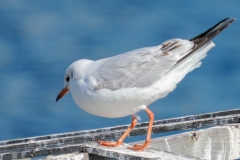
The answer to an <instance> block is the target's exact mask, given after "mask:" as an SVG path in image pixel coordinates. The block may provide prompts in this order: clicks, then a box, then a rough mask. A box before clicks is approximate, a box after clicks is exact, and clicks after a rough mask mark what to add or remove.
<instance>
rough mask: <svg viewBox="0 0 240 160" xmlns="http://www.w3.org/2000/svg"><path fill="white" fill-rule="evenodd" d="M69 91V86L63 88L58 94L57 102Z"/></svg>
mask: <svg viewBox="0 0 240 160" xmlns="http://www.w3.org/2000/svg"><path fill="white" fill-rule="evenodd" d="M68 91H69V90H68V88H67V87H66V88H63V90H62V91H61V92H60V93H59V94H58V96H57V98H56V102H57V101H58V100H59V99H60V98H62V97H63V96H64V95H65V94H66V93H67V92H68Z"/></svg>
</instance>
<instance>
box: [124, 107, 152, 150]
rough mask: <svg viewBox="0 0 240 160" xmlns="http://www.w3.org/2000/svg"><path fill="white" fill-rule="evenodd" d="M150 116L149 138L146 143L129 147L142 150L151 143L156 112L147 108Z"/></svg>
mask: <svg viewBox="0 0 240 160" xmlns="http://www.w3.org/2000/svg"><path fill="white" fill-rule="evenodd" d="M145 110H146V112H147V114H148V116H149V125H148V131H147V138H146V141H145V143H144V144H142V145H139V144H136V145H134V146H133V147H129V149H132V150H134V151H142V150H144V149H145V148H147V146H148V145H149V144H150V143H151V134H152V126H153V119H154V114H153V112H152V111H150V110H149V109H148V108H146V109H145Z"/></svg>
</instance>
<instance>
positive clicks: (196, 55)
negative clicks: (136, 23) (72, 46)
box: [56, 18, 236, 151]
mask: <svg viewBox="0 0 240 160" xmlns="http://www.w3.org/2000/svg"><path fill="white" fill-rule="evenodd" d="M235 20H236V19H235V18H234V19H231V20H230V19H229V18H226V19H224V20H222V21H220V22H219V23H217V24H216V25H214V26H213V27H212V28H210V29H208V30H207V31H205V32H204V33H202V34H200V35H198V36H196V37H194V38H192V39H190V40H183V39H171V40H168V41H166V42H164V43H162V44H161V45H158V46H154V47H145V48H140V49H137V50H133V51H130V52H127V53H123V54H119V55H116V56H113V57H110V58H105V59H100V60H97V61H92V60H87V59H81V60H78V61H75V62H73V63H72V64H71V65H70V66H69V67H68V68H67V70H66V72H65V74H64V89H63V90H62V91H61V92H60V93H59V95H58V96H57V99H56V101H58V100H59V99H60V98H61V97H62V96H64V94H66V93H68V92H71V94H72V97H73V99H74V101H75V102H76V104H77V105H78V106H79V107H81V108H82V109H83V110H85V111H86V112H88V113H91V114H93V115H96V116H101V117H108V118H116V117H124V116H128V115H132V124H131V126H130V127H129V128H128V129H127V131H126V132H125V133H124V134H123V135H122V137H121V138H120V139H119V140H118V141H117V142H105V141H98V142H99V144H101V145H104V146H112V147H116V146H119V145H121V144H122V143H123V140H124V139H125V138H126V136H127V135H128V134H129V132H130V131H131V130H132V128H133V127H134V126H135V125H136V123H137V119H136V117H135V116H134V115H135V114H136V113H137V112H139V111H140V110H145V111H146V112H147V114H148V115H149V127H148V132H147V138H146V141H145V143H144V144H142V145H135V146H134V147H131V148H130V149H132V150H135V151H141V150H144V149H145V148H146V147H147V146H148V145H149V143H150V142H151V133H152V124H153V119H154V114H153V112H151V111H150V110H149V109H148V108H147V106H149V105H150V104H151V103H153V102H154V101H156V100H158V99H160V98H163V97H165V96H167V95H168V93H169V92H171V91H173V90H174V89H175V87H176V85H177V84H178V83H179V82H180V81H181V80H182V79H183V78H184V76H185V75H186V74H187V73H189V72H190V71H192V70H194V69H195V68H197V67H200V65H201V60H202V59H203V58H204V57H205V56H206V54H207V52H208V51H209V50H210V49H211V48H212V47H214V46H215V45H214V43H213V42H212V41H211V40H212V39H213V38H214V37H215V36H216V35H218V34H219V33H220V32H221V31H223V30H224V29H225V28H227V27H228V26H229V25H230V24H231V23H233V22H234V21H235Z"/></svg>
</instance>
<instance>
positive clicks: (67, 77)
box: [56, 59, 92, 102]
mask: <svg viewBox="0 0 240 160" xmlns="http://www.w3.org/2000/svg"><path fill="white" fill-rule="evenodd" d="M91 62H92V61H91V60H87V59H81V60H78V61H75V62H73V63H72V64H71V65H70V66H69V67H68V68H67V69H66V71H65V74H64V78H63V81H64V86H63V89H62V91H61V92H60V93H59V94H58V96H57V98H56V102H57V101H58V100H59V99H61V98H62V97H63V96H64V95H65V94H66V93H68V92H71V87H70V85H69V83H70V82H71V81H72V80H74V79H75V80H77V79H81V78H84V77H85V75H86V71H87V70H88V69H87V66H88V64H90V63H91Z"/></svg>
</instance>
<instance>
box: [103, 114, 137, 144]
mask: <svg viewBox="0 0 240 160" xmlns="http://www.w3.org/2000/svg"><path fill="white" fill-rule="evenodd" d="M136 124H137V119H136V118H135V117H134V116H132V124H131V126H130V127H129V128H128V129H127V130H126V131H125V133H124V134H123V135H122V136H121V137H120V138H119V140H118V141H117V142H108V141H106V142H105V141H100V140H98V143H99V144H100V145H102V146H108V147H117V146H119V145H121V144H123V141H124V139H125V138H126V137H127V136H128V134H129V133H130V132H131V130H132V129H133V128H134V127H135V126H136Z"/></svg>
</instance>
